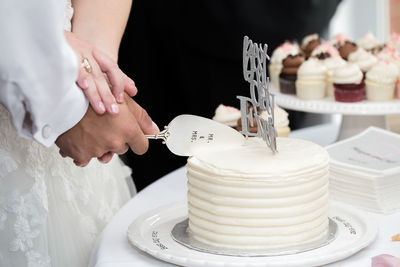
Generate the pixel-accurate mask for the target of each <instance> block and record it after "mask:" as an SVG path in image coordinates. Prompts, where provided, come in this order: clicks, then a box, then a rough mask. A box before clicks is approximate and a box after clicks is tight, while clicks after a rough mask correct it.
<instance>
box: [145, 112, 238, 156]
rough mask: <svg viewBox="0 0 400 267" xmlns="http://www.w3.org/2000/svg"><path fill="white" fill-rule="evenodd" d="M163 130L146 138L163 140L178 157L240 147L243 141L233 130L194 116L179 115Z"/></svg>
mask: <svg viewBox="0 0 400 267" xmlns="http://www.w3.org/2000/svg"><path fill="white" fill-rule="evenodd" d="M164 128H165V129H164V130H163V131H161V132H159V133H158V134H155V135H146V137H147V138H149V139H161V140H163V143H164V144H166V145H167V147H168V149H169V150H170V151H171V152H172V153H174V154H176V155H179V156H193V155H196V154H197V153H202V152H203V151H212V150H220V149H226V148H228V147H232V146H240V145H242V144H243V142H244V140H245V138H244V136H243V135H242V134H241V133H239V132H238V131H236V130H235V129H233V128H231V127H229V126H226V125H224V124H222V123H219V122H216V121H213V120H210V119H207V118H204V117H200V116H195V115H179V116H177V117H175V118H174V119H173V120H172V121H171V122H170V123H169V124H168V126H165V127H164Z"/></svg>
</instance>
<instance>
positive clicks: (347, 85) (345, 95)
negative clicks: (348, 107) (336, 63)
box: [333, 63, 365, 102]
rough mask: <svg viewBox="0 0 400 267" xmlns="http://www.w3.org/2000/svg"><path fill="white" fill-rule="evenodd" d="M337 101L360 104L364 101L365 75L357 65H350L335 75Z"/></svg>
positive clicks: (337, 70)
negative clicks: (359, 102)
mask: <svg viewBox="0 0 400 267" xmlns="http://www.w3.org/2000/svg"><path fill="white" fill-rule="evenodd" d="M333 86H334V88H335V92H334V94H335V100H336V101H339V102H358V101H362V100H363V99H364V92H365V84H364V82H363V74H362V72H361V70H360V68H359V67H358V66H357V65H356V64H351V63H348V64H346V65H345V66H343V67H340V68H337V69H336V70H335V72H334V73H333Z"/></svg>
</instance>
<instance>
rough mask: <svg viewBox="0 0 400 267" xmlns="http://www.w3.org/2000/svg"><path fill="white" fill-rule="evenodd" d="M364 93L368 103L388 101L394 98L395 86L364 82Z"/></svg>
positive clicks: (392, 84)
mask: <svg viewBox="0 0 400 267" xmlns="http://www.w3.org/2000/svg"><path fill="white" fill-rule="evenodd" d="M365 92H366V96H367V99H368V100H370V101H390V100H393V98H394V93H395V84H394V83H390V84H387V83H386V84H385V83H376V82H373V81H370V80H368V79H367V80H365Z"/></svg>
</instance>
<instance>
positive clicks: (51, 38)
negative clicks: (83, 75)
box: [0, 0, 88, 146]
mask: <svg viewBox="0 0 400 267" xmlns="http://www.w3.org/2000/svg"><path fill="white" fill-rule="evenodd" d="M63 25H64V1H62V0H36V1H35V0H29V1H25V0H1V1H0V103H1V104H3V105H4V106H5V107H6V108H7V109H8V111H9V112H10V115H11V119H12V123H13V125H14V126H15V128H16V129H17V131H18V133H19V134H20V135H22V136H24V137H28V138H31V139H34V140H36V141H38V142H39V143H41V144H43V145H45V146H50V145H51V144H53V143H54V141H55V140H56V139H57V137H58V136H59V135H60V134H62V133H63V132H65V131H67V130H68V129H70V128H72V127H73V126H74V125H75V124H76V123H78V122H79V121H80V120H81V118H82V117H83V116H84V114H85V113H86V110H87V107H88V101H87V99H86V98H85V96H84V94H83V92H82V90H81V89H80V88H78V87H77V86H76V84H75V81H76V78H77V75H78V61H77V57H76V54H75V53H74V52H73V50H72V49H71V48H70V46H69V45H68V44H67V42H66V40H65V37H64V31H63Z"/></svg>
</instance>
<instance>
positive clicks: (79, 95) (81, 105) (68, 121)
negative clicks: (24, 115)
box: [33, 84, 89, 147]
mask: <svg viewBox="0 0 400 267" xmlns="http://www.w3.org/2000/svg"><path fill="white" fill-rule="evenodd" d="M88 105H89V101H88V100H87V98H86V97H85V95H84V93H83V92H82V90H81V89H80V88H79V87H78V86H77V85H76V84H74V85H73V88H71V89H70V90H68V93H67V94H66V95H65V96H63V98H62V100H61V101H60V102H58V103H57V107H56V109H55V110H52V111H51V112H50V113H49V115H48V116H47V117H46V121H39V122H36V123H35V124H36V125H35V126H36V127H35V128H36V131H35V133H34V134H33V138H34V139H35V140H36V141H37V142H39V143H41V144H42V145H44V146H47V147H50V146H51V145H52V144H53V143H54V142H55V141H56V140H57V138H58V137H59V136H60V135H61V134H63V133H64V132H66V131H68V130H69V129H71V128H72V127H74V126H75V125H76V124H77V123H78V122H79V121H80V120H81V119H82V118H83V116H84V115H85V114H86V111H87V109H88Z"/></svg>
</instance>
